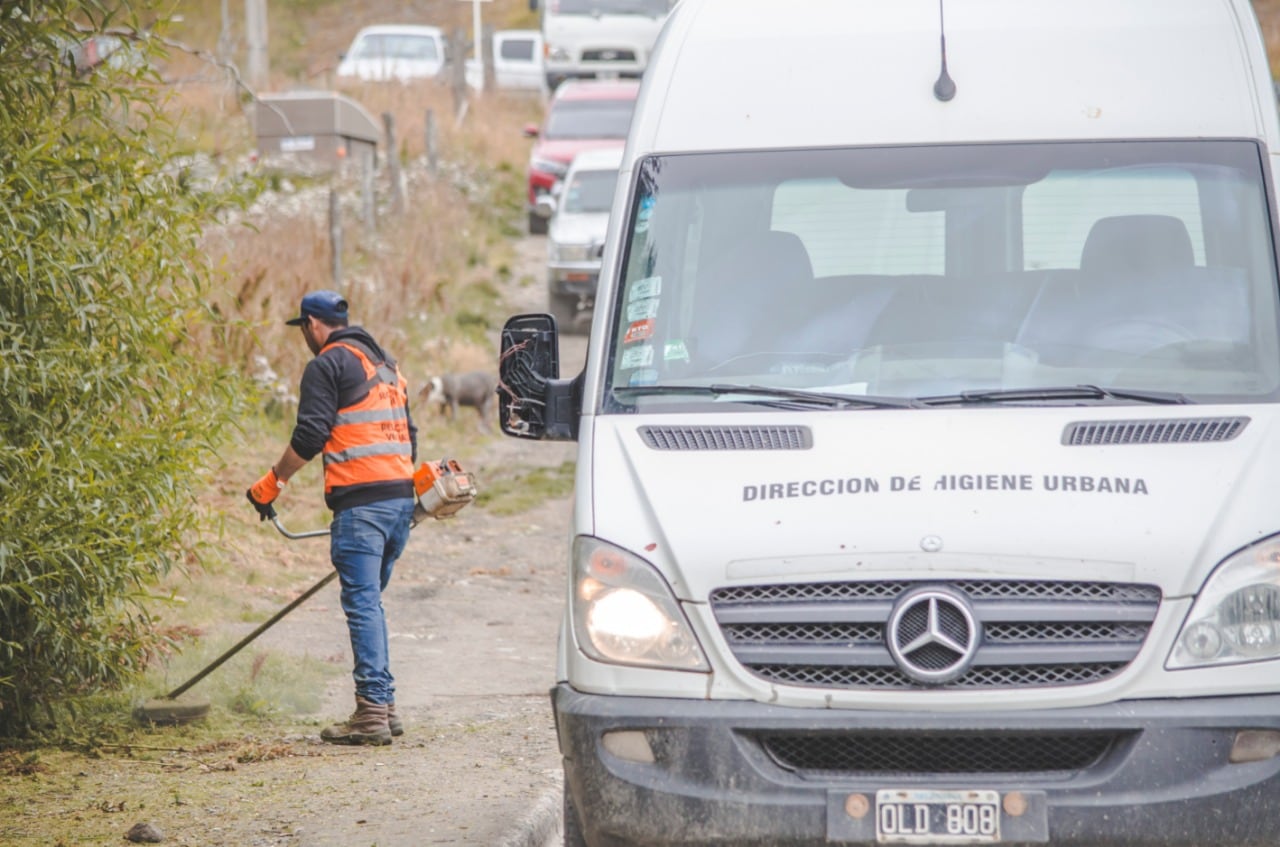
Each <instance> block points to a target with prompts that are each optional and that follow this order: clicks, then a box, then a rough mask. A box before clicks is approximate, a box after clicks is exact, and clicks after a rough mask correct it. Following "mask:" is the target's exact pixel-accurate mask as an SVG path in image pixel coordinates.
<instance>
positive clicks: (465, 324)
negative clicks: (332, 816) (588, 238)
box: [0, 0, 541, 772]
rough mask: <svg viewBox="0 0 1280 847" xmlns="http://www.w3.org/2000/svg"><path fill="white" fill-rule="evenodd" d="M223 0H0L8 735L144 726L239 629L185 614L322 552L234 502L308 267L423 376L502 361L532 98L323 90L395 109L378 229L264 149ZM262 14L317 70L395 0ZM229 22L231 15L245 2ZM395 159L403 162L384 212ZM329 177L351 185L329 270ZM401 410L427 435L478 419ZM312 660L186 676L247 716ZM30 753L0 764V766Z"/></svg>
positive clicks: (13, 738)
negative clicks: (138, 712) (94, 51)
mask: <svg viewBox="0 0 1280 847" xmlns="http://www.w3.org/2000/svg"><path fill="white" fill-rule="evenodd" d="M218 5H219V4H211V3H204V2H198V0H183V2H177V3H165V4H159V3H154V2H150V0H135V1H134V2H124V0H102V1H101V2H99V1H98V0H81V1H80V2H76V1H75V0H53V2H49V0H44V1H43V2H35V0H30V2H26V3H19V4H10V5H8V6H6V7H5V8H6V12H5V16H4V18H3V20H0V45H2V46H0V65H3V68H2V70H3V74H0V129H2V130H3V133H4V135H3V137H4V138H5V139H6V141H5V142H4V146H5V148H6V149H7V150H9V153H8V154H6V155H4V156H0V210H3V213H4V214H5V216H6V221H5V224H6V225H5V227H3V228H0V270H3V273H0V345H3V348H4V352H3V364H2V365H0V382H2V384H3V386H4V391H3V392H2V393H0V404H2V405H3V409H0V488H2V489H3V495H4V496H3V497H0V525H3V526H4V527H5V537H4V538H3V539H0V738H7V739H9V741H8V742H7V744H6V746H7V747H8V748H9V749H19V748H21V747H23V746H26V745H29V744H41V743H44V744H50V743H52V744H57V745H62V746H70V747H72V748H80V749H92V748H93V747H94V746H95V745H97V744H101V743H119V742H120V741H121V739H122V738H127V737H128V736H129V734H130V733H132V732H134V731H135V729H134V727H132V726H131V725H130V723H129V721H128V714H129V706H130V704H131V703H132V702H133V701H135V700H136V699H137V698H138V697H139V696H140V692H144V691H150V692H151V693H152V694H153V695H154V694H155V693H156V692H157V691H163V690H167V689H168V688H170V687H172V685H174V684H176V682H178V681H181V680H182V679H185V678H186V675H187V674H188V672H194V670H196V669H198V668H199V667H201V666H202V665H203V664H204V663H207V662H208V661H209V660H211V659H212V658H213V657H214V656H216V655H218V653H220V652H221V651H222V650H223V649H225V648H226V647H227V646H229V644H226V643H222V642H221V641H219V640H217V639H206V638H204V636H205V634H206V630H207V628H208V627H209V625H210V624H211V623H212V622H214V621H224V620H243V621H245V622H260V621H261V620H262V619H264V618H265V617H266V614H267V613H266V612H264V611H263V609H264V608H270V609H274V608H278V607H279V606H281V605H283V603H284V602H287V600H288V599H291V596H290V595H291V594H293V593H296V591H297V590H298V589H297V583H298V580H299V577H300V571H299V570H293V571H290V569H289V567H288V566H289V563H290V561H291V560H292V559H296V560H297V561H298V562H299V563H301V564H306V563H309V562H314V561H316V560H319V559H323V558H324V551H323V550H321V549H319V548H320V547H322V546H324V545H318V546H315V547H313V548H312V549H305V550H297V551H296V552H295V551H287V552H286V553H284V554H283V555H281V556H277V557H274V558H273V559H272V560H271V561H268V562H264V561H262V556H261V555H260V554H259V551H258V550H256V549H255V548H257V547H260V545H261V539H262V533H263V532H265V531H266V530H265V529H264V528H263V527H262V526H260V525H259V523H258V521H257V516H256V515H255V514H253V513H252V510H251V509H249V508H248V507H247V505H246V504H245V503H244V490H245V488H246V487H247V486H248V484H249V483H250V482H252V480H253V479H255V478H256V477H257V475H259V474H260V473H261V471H262V469H263V468H265V467H268V466H269V465H270V464H271V462H273V461H274V460H275V459H276V458H277V457H278V454H279V452H280V450H281V449H282V448H283V445H284V444H285V443H286V441H287V438H288V434H289V431H290V428H291V425H292V413H293V406H292V403H293V402H294V399H295V398H294V397H293V392H294V391H296V381H297V377H298V375H299V374H300V372H301V369H302V366H303V365H304V364H305V361H306V359H307V358H308V357H309V353H308V352H307V351H306V349H305V345H303V344H302V343H301V340H300V339H299V338H298V336H297V333H296V331H295V330H291V328H288V327H285V326H283V321H284V319H285V318H287V317H291V316H292V315H293V313H294V311H295V310H296V308H297V303H298V301H299V299H300V297H301V295H302V294H303V293H304V292H305V291H307V290H310V289H314V288H321V287H326V288H328V287H336V288H338V289H339V290H342V291H343V292H344V293H346V294H347V295H348V297H349V299H350V300H351V302H352V303H353V310H354V312H355V315H356V318H357V320H358V321H359V322H360V323H363V324H366V325H368V326H369V327H370V328H371V329H373V330H374V332H375V334H376V335H377V336H378V337H379V338H380V340H382V341H383V343H384V344H385V345H386V346H387V347H388V348H389V349H390V350H392V351H393V352H394V353H395V354H397V355H398V356H399V358H400V360H401V364H402V367H403V368H404V370H405V371H406V373H407V375H409V377H410V379H411V381H416V382H417V384H418V385H421V383H422V381H423V380H425V379H426V378H427V376H429V375H431V374H433V373H436V372H439V371H442V370H454V369H464V368H474V367H491V366H492V362H493V343H492V338H493V335H494V332H495V330H496V326H495V322H496V321H497V320H498V319H499V316H498V315H497V314H496V313H495V299H496V297H497V296H498V284H499V283H502V284H512V283H514V284H519V283H520V282H521V281H519V280H512V279H511V274H512V273H513V270H512V253H511V250H512V248H511V246H510V240H511V238H512V236H514V235H517V234H518V233H519V232H520V225H521V221H522V205H521V204H522V190H523V179H524V161H525V158H526V157H527V142H526V141H525V140H524V139H523V138H522V137H521V133H520V128H521V127H522V126H523V125H524V124H526V123H529V122H533V121H536V120H537V119H538V117H539V116H540V113H541V103H540V102H539V101H538V100H537V99H536V98H529V97H520V96H511V95H504V94H501V93H498V94H490V95H489V96H487V97H483V98H473V99H472V100H471V102H470V103H469V104H468V106H467V109H466V111H465V113H464V116H463V117H462V118H461V119H456V116H455V110H454V102H453V99H452V96H451V93H450V92H449V90H448V89H447V88H446V87H444V86H443V85H441V84H437V83H421V84H411V85H403V86H402V85H359V84H357V85H351V86H343V87H340V88H339V90H340V91H341V92H342V93H343V94H345V95H347V96H349V97H351V98H352V99H353V100H356V101H357V102H358V103H359V104H360V105H361V106H362V107H363V108H364V109H365V110H367V111H368V112H369V113H370V114H371V115H373V116H375V117H381V116H383V115H384V114H385V115H391V116H393V118H394V120H395V122H396V128H397V142H398V143H397V146H396V149H395V150H391V151H387V150H379V159H380V162H381V164H382V167H381V168H380V169H379V171H378V173H377V175H376V178H375V182H374V194H373V199H374V203H375V207H376V215H375V217H374V220H373V222H372V225H370V223H369V222H367V221H366V220H365V216H364V214H363V212H364V209H363V207H362V197H361V194H360V185H359V181H358V179H356V177H355V175H354V174H352V173H349V172H345V171H343V170H341V169H339V170H337V171H330V170H326V169H319V168H307V167H296V166H292V165H288V164H284V163H279V162H272V161H270V160H259V157H257V155H256V150H255V147H256V139H255V137H254V134H253V125H252V110H253V101H254V98H255V97H256V96H257V95H258V94H261V93H266V92H265V91H264V92H258V91H253V90H250V89H249V88H248V87H247V86H246V85H245V84H244V81H243V79H240V78H239V77H238V76H237V74H236V73H235V69H234V64H235V62H236V61H243V60H242V58H238V57H236V56H235V54H234V52H233V53H232V54H231V59H230V61H229V62H223V61H222V60H221V59H218V58H216V56H215V53H216V52H217V51H216V44H215V42H216V41H217V40H218V38H219V35H220V34H222V35H223V36H224V37H225V35H226V31H225V27H224V24H225V23H227V22H224V21H221V20H220V16H219V12H218ZM231 5H234V6H237V8H238V4H231ZM427 5H432V4H427ZM434 5H436V6H438V7H439V9H440V12H441V14H442V15H446V16H447V19H443V20H441V23H444V24H446V25H455V26H460V25H462V23H463V22H462V20H461V19H460V18H459V13H460V12H461V11H465V10H462V9H460V8H459V4H457V3H455V2H444V0H441V2H439V3H437V4H434ZM383 7H385V9H384V8H383ZM270 10H271V16H272V17H271V26H272V29H271V32H272V44H271V50H272V59H271V67H272V76H271V82H270V84H269V86H268V88H269V90H271V91H285V90H291V89H294V88H298V87H317V86H321V87H327V86H330V85H332V84H333V81H332V78H331V70H332V64H333V62H334V61H336V57H337V54H338V53H339V52H340V51H341V50H342V49H343V48H344V47H345V45H346V42H347V41H349V39H350V37H351V35H352V34H353V33H354V30H355V29H356V28H358V26H359V25H361V24H363V23H367V22H373V21H375V20H378V19H379V15H381V14H385V15H387V16H388V17H390V18H392V19H398V18H399V16H400V14H401V9H400V4H397V3H377V2H371V3H366V4H363V5H362V9H361V12H362V15H363V16H364V17H362V18H361V19H359V20H357V19H354V18H353V16H352V15H351V14H350V7H349V5H346V4H342V3H338V2H336V0H332V1H331V0H271V2H270ZM486 15H488V16H489V17H488V20H489V21H490V22H492V23H493V24H495V25H497V26H499V27H509V26H516V25H528V24H529V20H528V11H527V4H526V3H525V2H524V0H519V2H517V0H499V2H495V3H493V4H490V5H489V6H487V7H486ZM230 23H231V26H232V30H233V32H232V34H233V35H234V28H235V27H236V26H238V25H239V23H240V22H239V21H238V20H236V21H231V22H230ZM86 31H98V32H101V31H111V32H124V33H139V34H141V33H146V34H147V36H148V37H145V38H143V37H138V38H132V37H126V38H125V43H126V47H125V48H124V49H123V50H122V52H121V55H127V57H128V60H127V61H104V62H102V63H101V64H98V65H96V66H92V67H86V66H83V65H80V66H77V63H76V61H75V56H74V55H73V54H72V53H71V52H70V51H71V49H72V48H73V47H74V45H75V44H76V42H77V41H79V40H80V39H81V38H82V37H83V33H84V32H86ZM233 40H234V39H233ZM428 112H431V113H432V114H433V116H434V118H435V121H436V128H437V138H438V142H439V143H438V163H439V167H438V169H436V170H435V171H434V172H433V171H432V170H431V169H429V168H428V166H427V157H426V136H427V133H426V121H427V114H428ZM387 156H390V157H393V158H394V159H395V161H396V163H397V164H398V165H399V166H400V170H401V171H402V172H403V180H404V182H403V185H404V189H405V190H404V195H403V196H404V201H403V204H402V208H400V209H397V208H396V205H397V204H395V203H394V202H393V201H394V195H393V193H392V191H391V185H390V183H389V176H388V174H389V171H390V169H388V168H387V167H386V165H387V158H386V157H387ZM331 193H334V194H335V195H336V196H337V197H338V198H339V200H340V206H341V210H342V228H343V237H342V250H341V254H340V265H341V269H342V275H341V278H340V279H338V280H335V279H334V278H333V274H332V267H333V261H332V255H331V250H332V244H331V241H330V232H331V228H330V221H329V218H328V210H329V198H330V194H331ZM527 282H528V284H533V281H532V280H528V281H527ZM419 415H420V420H419V424H420V426H421V427H422V429H423V440H424V441H426V442H427V443H431V442H432V441H433V440H434V441H436V442H439V441H440V440H442V439H443V440H445V441H449V442H458V441H460V440H463V441H465V440H468V439H471V440H474V439H479V438H484V437H490V436H485V435H482V434H474V433H472V432H471V431H470V430H469V429H467V428H464V427H462V426H457V425H453V424H449V423H446V422H443V421H442V420H441V419H440V418H438V417H436V416H435V415H432V414H429V413H428V411H427V410H426V409H423V410H422V411H421V412H420V413H419ZM319 479H320V477H319V469H318V468H313V467H309V468H307V469H306V471H304V473H303V475H301V476H300V478H299V486H298V487H299V488H302V489H304V490H305V491H308V492H312V491H316V490H318V489H319V487H320V483H319ZM287 508H288V515H287V518H288V522H289V524H290V526H294V525H296V526H298V527H302V528H315V527H317V526H320V525H323V522H324V521H325V520H326V518H327V514H326V513H325V512H324V511H323V505H322V503H321V502H320V498H319V497H318V496H317V497H306V496H298V497H297V498H294V500H293V501H291V502H289V503H288V505H287ZM282 565H283V567H282ZM300 567H301V566H300ZM301 572H302V573H306V570H305V568H301ZM331 672H332V669H331V668H327V667H313V668H307V667H305V666H303V667H299V666H296V665H295V666H290V667H287V668H286V667H279V666H277V659H276V658H275V657H272V656H271V655H269V654H266V653H264V654H262V655H261V656H257V657H255V658H253V659H251V660H247V661H246V662H244V663H243V667H241V668H239V670H236V671H234V672H233V671H232V669H231V667H230V666H228V667H227V668H226V672H225V673H224V672H223V671H222V670H220V671H219V674H218V675H219V676H220V677H221V679H220V680H218V681H217V682H216V683H214V681H213V680H212V679H211V680H210V683H209V684H210V685H211V688H213V690H210V691H206V692H205V693H206V694H208V696H209V697H210V699H214V700H215V701H217V702H220V703H224V704H227V705H228V706H229V709H227V710H223V711H222V714H223V715H224V717H227V716H228V715H229V716H230V719H232V720H238V719H242V720H248V721H257V720H263V719H269V718H270V716H271V715H272V714H273V712H274V711H276V710H277V709H280V708H287V709H290V710H294V709H297V710H301V711H305V710H306V707H307V703H305V702H290V698H295V699H296V698H299V697H301V698H302V699H304V700H305V698H306V697H307V696H314V695H307V694H306V693H305V692H307V691H312V692H315V691H318V690H319V689H320V687H321V682H319V681H318V680H320V679H321V678H322V677H323V676H324V675H325V674H328V673H331ZM291 676H292V677H295V679H293V680H292V681H290V680H289V679H288V678H289V677H291ZM297 678H303V679H304V680H305V679H306V678H310V679H311V680H312V683H310V684H293V683H296V682H297ZM202 685H205V683H202ZM214 686H216V687H214ZM299 692H303V693H301V694H300V693H299ZM311 705H312V707H313V708H314V704H311ZM122 716H123V717H122ZM227 729H228V728H227V727H226V726H217V725H206V726H205V727H204V728H203V729H198V730H193V731H194V732H197V733H198V732H207V733H210V734H211V735H212V736H214V737H216V736H217V735H218V734H219V732H225V731H226V730H227ZM22 739H27V741H23V740H22ZM32 755H35V756H36V759H37V760H38V754H32ZM15 762H16V764H15ZM24 762H25V763H26V764H24ZM31 767H32V762H31V761H29V760H28V758H26V757H19V758H18V759H17V760H15V759H13V758H11V757H6V759H5V760H4V769H5V770H6V771H8V772H15V770H16V771H21V770H23V769H30V768H31Z"/></svg>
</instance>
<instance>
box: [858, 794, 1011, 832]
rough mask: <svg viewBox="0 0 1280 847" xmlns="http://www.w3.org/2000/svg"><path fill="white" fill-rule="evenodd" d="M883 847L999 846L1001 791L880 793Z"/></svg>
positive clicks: (878, 821) (879, 829) (878, 813)
mask: <svg viewBox="0 0 1280 847" xmlns="http://www.w3.org/2000/svg"><path fill="white" fill-rule="evenodd" d="M876 841H877V842H878V843H880V844H996V843H998V842H999V841H1000V793H999V792H998V791H894V790H887V791H877V792H876Z"/></svg>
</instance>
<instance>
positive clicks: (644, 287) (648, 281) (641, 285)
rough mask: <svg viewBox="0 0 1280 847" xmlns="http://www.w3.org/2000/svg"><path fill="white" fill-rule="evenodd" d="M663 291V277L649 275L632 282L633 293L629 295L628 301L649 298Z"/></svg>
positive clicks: (632, 301)
mask: <svg viewBox="0 0 1280 847" xmlns="http://www.w3.org/2000/svg"><path fill="white" fill-rule="evenodd" d="M661 293H662V277H660V276H649V277H645V278H644V279H637V280H636V281H635V282H633V283H631V293H630V294H629V295H628V296H627V301H628V302H630V303H634V302H635V301H637V300H647V299H648V298H650V297H657V296H658V295H659V294H661Z"/></svg>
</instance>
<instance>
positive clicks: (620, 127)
mask: <svg viewBox="0 0 1280 847" xmlns="http://www.w3.org/2000/svg"><path fill="white" fill-rule="evenodd" d="M639 90H640V83H639V82H638V81H636V80H570V81H568V82H565V83H562V84H561V85H560V86H559V87H557V88H556V93H555V95H554V96H553V97H552V98H551V105H550V106H549V107H548V109H547V116H546V119H545V120H543V122H542V126H541V127H536V126H533V125H529V126H527V127H525V130H524V134H525V135H526V136H527V137H529V138H536V139H537V141H536V142H535V144H534V145H533V151H532V153H531V154H530V155H529V196H528V197H527V198H526V199H527V201H528V213H529V232H531V233H533V234H538V235H541V234H545V233H546V231H547V219H546V218H544V217H542V216H540V215H538V214H537V213H536V212H535V211H534V207H535V206H536V205H537V202H538V197H539V195H542V194H546V193H547V192H549V191H551V187H552V186H553V185H555V184H556V181H557V180H559V179H561V178H562V177H563V176H564V175H565V172H566V171H568V169H569V163H570V162H572V161H573V157H574V156H576V155H578V154H579V153H581V152H582V151H583V150H591V149H596V148H601V147H621V146H622V145H623V144H624V143H625V142H626V138H627V130H628V129H629V128H630V126H631V113H632V111H633V110H634V107H635V102H636V94H637V93H638V92H639Z"/></svg>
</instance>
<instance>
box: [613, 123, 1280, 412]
mask: <svg viewBox="0 0 1280 847" xmlns="http://www.w3.org/2000/svg"><path fill="white" fill-rule="evenodd" d="M636 170H637V177H636V185H635V188H634V191H633V196H632V198H631V213H630V217H629V220H628V223H627V225H626V227H625V231H626V232H627V233H628V234H627V236H626V239H627V240H626V243H625V246H624V252H623V273H622V277H623V278H622V280H621V289H620V295H619V296H618V297H617V298H616V302H615V304H614V309H613V318H612V332H611V339H612V341H611V345H612V346H611V348H610V349H611V353H610V357H611V361H610V367H609V371H608V385H607V388H608V389H609V390H607V391H606V392H605V398H606V399H605V408H606V410H612V411H632V410H635V409H637V408H641V409H648V410H658V409H662V408H669V409H673V410H683V409H688V408H689V406H690V405H691V404H699V403H701V404H707V403H720V404H722V405H725V404H726V400H732V398H734V397H735V396H737V395H734V394H732V393H726V392H723V391H712V392H705V391H698V390H690V389H691V388H697V387H699V386H703V387H705V386H713V385H715V386H720V387H723V386H724V385H756V386H766V387H772V388H791V389H797V390H808V391H815V392H816V391H820V392H828V393H836V394H847V395H867V396H870V397H880V398H886V397H888V398H894V397H897V398H938V397H950V396H958V395H960V394H961V393H962V392H968V395H967V396H966V399H968V398H969V397H973V396H979V395H980V396H983V397H984V398H986V399H989V398H991V397H999V396H1002V395H999V394H998V392H1001V391H1005V392H1009V393H1008V394H1005V395H1003V396H1006V397H1016V398H1018V399H1019V401H1026V400H1027V399H1031V400H1033V401H1034V400H1037V399H1042V400H1044V401H1045V402H1070V403H1079V402H1091V401H1093V400H1094V399H1096V400H1097V401H1098V402H1127V399H1126V398H1128V399H1132V398H1134V397H1149V396H1155V397H1165V396H1173V397H1179V398H1185V399H1186V400H1187V401H1189V402H1200V403H1204V402H1258V401H1264V400H1265V401H1274V400H1276V399H1277V392H1278V390H1280V340H1278V339H1280V333H1278V331H1277V277H1276V264H1275V246H1274V244H1273V242H1272V235H1271V223H1270V220H1271V217H1270V211H1269V210H1270V206H1269V202H1268V197H1267V193H1266V190H1265V188H1264V185H1265V182H1264V171H1263V165H1262V154H1261V151H1260V149H1259V147H1258V146H1257V145H1256V144H1254V143H1253V142H1248V141H1166V142H1066V143H1044V144H999V145H948V146H936V147H925V146H920V147H904V148H855V149H841V150H820V151H815V150H805V151H770V152H745V153H709V154H689V155H678V156H677V155H673V156H663V157H652V158H648V159H645V160H642V161H641V162H640V163H639V165H638V167H637V169H636ZM1082 385H1084V386H1102V387H1105V390H1103V391H1098V392H1093V391H1089V392H1081V391H1074V392H1072V391H1068V392H1065V393H1064V392H1062V391H1057V390H1055V391H1040V392H1034V391H1032V392H1031V393H1029V394H1028V393H1027V391H1028V390H1032V389H1037V388H1040V389H1060V388H1062V387H1064V386H1066V387H1074V386H1082ZM664 386H670V387H672V389H673V390H671V391H665V390H663V387H664ZM655 387H656V388H655ZM613 389H620V390H617V391H615V390H613ZM621 389H627V390H621ZM635 389H642V390H635ZM729 405H733V404H732V403H729Z"/></svg>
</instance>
